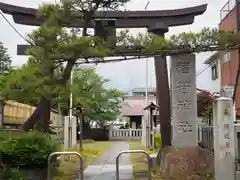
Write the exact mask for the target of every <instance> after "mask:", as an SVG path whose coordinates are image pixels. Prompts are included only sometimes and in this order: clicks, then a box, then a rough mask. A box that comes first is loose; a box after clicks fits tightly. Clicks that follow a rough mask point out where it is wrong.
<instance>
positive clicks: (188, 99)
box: [170, 54, 198, 148]
mask: <svg viewBox="0 0 240 180" xmlns="http://www.w3.org/2000/svg"><path fill="white" fill-rule="evenodd" d="M170 70H171V99H172V101H171V103H172V105H171V106H172V121H173V122H172V146H173V147H176V148H181V147H197V145H198V142H197V92H196V67H195V55H194V54H183V55H175V56H172V57H171V69H170Z"/></svg>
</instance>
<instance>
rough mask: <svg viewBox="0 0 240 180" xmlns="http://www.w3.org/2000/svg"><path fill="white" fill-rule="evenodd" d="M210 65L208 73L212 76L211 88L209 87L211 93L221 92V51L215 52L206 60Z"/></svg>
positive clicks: (205, 62)
mask: <svg viewBox="0 0 240 180" xmlns="http://www.w3.org/2000/svg"><path fill="white" fill-rule="evenodd" d="M204 64H206V65H208V69H207V71H208V72H207V73H208V74H209V75H210V77H211V81H210V84H211V86H210V88H209V89H208V90H209V92H210V93H211V94H213V93H220V90H221V62H220V59H219V52H215V53H214V54H213V55H212V56H210V57H209V58H208V59H206V60H205V61H204Z"/></svg>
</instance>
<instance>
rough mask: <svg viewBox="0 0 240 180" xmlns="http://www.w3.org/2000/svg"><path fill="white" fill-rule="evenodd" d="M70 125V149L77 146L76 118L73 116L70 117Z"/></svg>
mask: <svg viewBox="0 0 240 180" xmlns="http://www.w3.org/2000/svg"><path fill="white" fill-rule="evenodd" d="M71 124H72V141H71V142H72V144H71V145H72V147H74V146H75V145H76V144H77V118H76V117H75V116H72V119H71Z"/></svg>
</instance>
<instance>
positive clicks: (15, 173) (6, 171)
mask: <svg viewBox="0 0 240 180" xmlns="http://www.w3.org/2000/svg"><path fill="white" fill-rule="evenodd" d="M0 179H1V180H4V179H6V180H27V177H26V176H25V175H24V174H23V173H21V172H20V171H19V169H17V168H14V169H12V168H6V167H4V168H1V169H0Z"/></svg>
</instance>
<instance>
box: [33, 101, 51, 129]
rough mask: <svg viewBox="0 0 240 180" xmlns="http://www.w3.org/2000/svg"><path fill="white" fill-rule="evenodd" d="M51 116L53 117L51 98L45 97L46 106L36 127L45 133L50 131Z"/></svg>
mask: <svg viewBox="0 0 240 180" xmlns="http://www.w3.org/2000/svg"><path fill="white" fill-rule="evenodd" d="M50 117H51V100H49V99H45V103H44V107H43V109H42V112H41V115H40V117H39V121H38V122H37V124H36V129H37V130H38V131H41V132H44V133H47V132H49V125H50Z"/></svg>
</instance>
